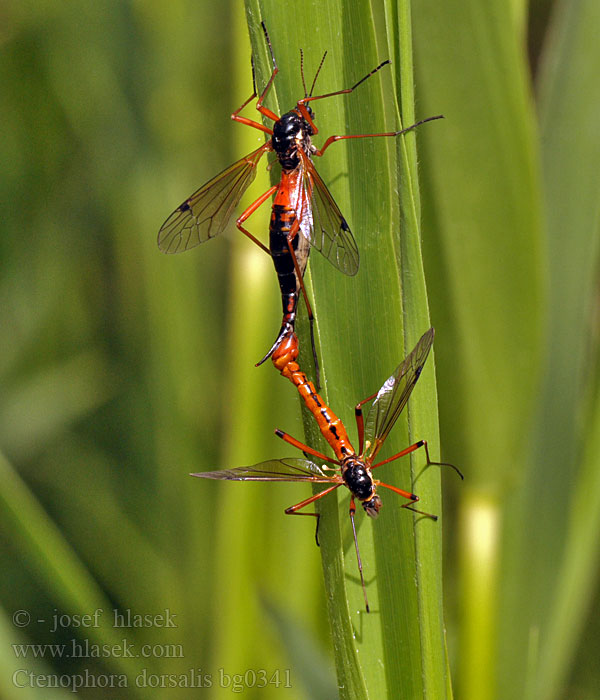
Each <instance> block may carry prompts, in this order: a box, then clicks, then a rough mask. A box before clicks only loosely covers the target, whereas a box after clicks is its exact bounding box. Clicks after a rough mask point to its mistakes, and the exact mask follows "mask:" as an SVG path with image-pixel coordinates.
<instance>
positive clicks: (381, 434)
mask: <svg viewBox="0 0 600 700" xmlns="http://www.w3.org/2000/svg"><path fill="white" fill-rule="evenodd" d="M262 29H263V32H264V35H265V40H266V43H267V46H268V48H269V53H270V55H271V60H272V63H273V70H272V72H271V75H270V77H269V80H268V81H267V84H266V86H265V88H264V90H263V91H262V93H261V94H260V96H258V99H257V101H256V109H257V110H258V111H259V112H260V114H261V115H262V116H263V117H266V118H267V119H270V120H272V121H273V122H274V124H273V127H272V128H270V127H267V126H264V125H263V124H261V123H259V122H257V121H254V120H252V119H248V118H246V117H241V116H240V112H241V111H242V110H243V109H244V107H246V106H247V105H248V104H249V103H250V102H251V101H252V100H253V99H255V98H256V97H257V94H258V93H257V89H256V79H255V72H254V64H253V65H252V78H253V88H254V90H253V93H252V95H251V96H250V97H249V98H248V99H247V100H246V101H245V102H244V103H243V104H242V105H241V106H240V107H239V108H238V109H237V110H236V111H235V112H233V114H232V115H231V118H232V119H233V120H234V121H237V122H240V123H241V124H246V125H247V126H251V127H253V128H255V129H258V130H260V131H263V132H265V133H266V134H267V135H268V136H269V140H268V141H267V142H266V143H265V144H263V145H262V146H260V147H259V148H257V149H256V150H255V151H252V153H249V154H248V155H247V156H245V157H244V158H241V159H240V160H238V161H237V162H236V163H234V164H233V165H231V166H229V167H228V168H226V169H225V170H224V171H223V172H221V173H220V174H219V175H217V176H216V177H215V178H213V179H212V180H210V181H209V182H207V183H206V184H205V185H204V186H203V187H201V188H200V189H199V190H197V191H196V192H195V193H194V194H192V195H191V196H190V197H189V198H188V199H186V200H185V202H183V204H181V205H180V206H179V207H178V208H177V209H176V210H175V211H174V212H173V213H172V214H171V216H169V218H168V219H167V220H166V221H165V223H164V224H163V226H162V227H161V229H160V232H159V234H158V245H159V248H160V249H161V250H162V251H163V252H165V253H179V252H183V251H185V250H188V249H190V248H193V247H195V246H197V245H199V244H200V243H204V242H205V241H207V240H209V239H210V238H214V237H215V236H217V235H218V234H219V233H221V231H223V230H224V229H225V227H226V226H227V224H228V222H229V220H230V219H231V216H232V214H233V211H234V210H235V208H236V207H237V205H238V204H239V202H240V199H241V197H242V195H243V194H244V192H245V191H246V189H247V188H248V187H249V185H250V184H251V183H252V181H253V180H254V178H255V176H256V168H257V166H258V163H259V162H260V160H261V158H262V156H263V155H265V153H268V152H269V151H274V152H275V154H276V156H277V159H278V161H279V164H280V166H281V176H280V180H279V183H278V184H276V185H273V186H272V187H270V188H269V189H268V190H267V191H266V192H264V193H263V194H262V195H261V196H260V197H258V198H257V199H256V200H255V201H254V202H253V203H252V204H251V205H250V206H249V207H248V208H247V209H246V210H245V211H244V212H242V214H241V215H240V216H239V217H238V219H237V221H236V225H237V228H238V229H239V230H240V231H241V232H242V233H243V234H244V235H246V236H247V237H248V238H250V240H252V241H253V242H254V243H255V244H256V245H258V246H259V247H260V248H262V250H264V251H265V252H266V253H267V254H269V255H270V256H271V258H272V260H273V264H274V267H275V271H276V273H277V277H278V279H279V286H280V290H281V296H282V306H283V320H282V324H281V328H280V331H279V333H278V335H277V338H276V340H275V342H274V343H273V345H272V347H271V348H270V350H269V351H268V352H267V354H266V355H265V356H264V357H263V358H262V360H260V362H258V363H257V365H259V364H262V363H263V362H264V361H265V360H267V359H268V358H269V357H271V359H272V362H273V364H274V366H275V367H276V368H277V369H278V370H279V371H280V373H281V374H282V375H283V376H284V377H286V378H288V379H289V380H290V381H291V382H292V383H293V384H294V385H295V386H296V388H297V390H298V392H299V393H300V396H301V397H302V399H303V400H304V402H305V404H306V406H307V408H308V409H309V411H310V412H311V413H312V414H313V416H314V418H315V419H316V421H317V424H318V426H319V429H320V430H321V433H322V434H323V436H324V437H325V439H326V440H327V442H328V443H329V445H330V446H331V448H332V449H333V451H334V453H335V458H332V457H328V456H327V455H325V454H323V453H322V452H319V451H317V450H315V449H313V448H312V447H309V446H308V445H305V444H304V443H302V442H300V441H299V440H296V439H295V438H293V437H291V436H290V435H288V434H287V433H284V432H283V431H281V430H276V431H275V432H276V434H277V435H278V436H279V437H281V438H282V439H283V440H284V441H286V442H287V443H289V444H291V445H293V446H294V447H296V448H298V449H300V450H302V451H303V452H304V454H305V457H306V458H305V459H294V458H290V459H283V460H269V461H267V462H262V463H260V464H256V465H254V466H250V467H238V468H236V469H226V470H220V471H213V472H203V473H198V474H194V475H193V476H198V477H202V478H206V479H225V480H232V481H290V482H292V481H293V482H305V483H312V484H326V485H327V486H326V488H324V489H323V490H322V491H320V492H319V493H317V494H314V495H313V496H311V497H309V498H306V499H305V500H303V501H301V502H300V503H297V504H295V505H293V506H290V507H289V508H287V509H286V511H285V512H286V514H288V515H309V516H312V517H315V518H316V519H317V526H316V531H315V537H316V539H317V544H318V529H319V519H320V515H319V514H318V513H316V512H305V511H303V509H304V508H306V507H307V506H309V505H311V504H313V503H315V502H316V501H318V500H319V499H321V498H322V497H323V496H326V495H327V494H329V493H331V492H333V491H335V490H336V489H337V488H339V487H340V486H345V487H346V488H348V490H349V491H350V494H351V496H350V510H349V514H350V520H351V524H352V532H353V535H354V543H355V548H356V556H357V561H358V569H359V573H360V579H361V583H362V588H363V595H364V599H365V605H366V609H367V611H369V604H368V600H367V593H366V588H365V583H364V577H363V569H362V562H361V558H360V552H359V549H358V540H357V537H356V527H355V523H354V515H355V511H356V506H355V502H356V500H358V501H360V503H361V504H362V506H363V508H364V510H365V512H366V513H367V515H369V516H370V517H372V518H376V517H377V515H378V514H379V510H380V508H381V505H382V502H381V498H380V496H379V495H378V494H377V488H378V487H383V488H387V489H390V490H392V491H394V492H396V493H397V494H399V495H400V496H402V497H404V498H405V499H407V503H404V504H403V505H402V507H403V508H407V509H409V510H412V511H414V512H416V513H419V514H421V515H423V516H426V517H429V518H433V519H437V516H435V515H432V514H430V513H425V512H423V511H420V510H417V509H416V508H415V507H414V503H415V502H416V501H418V500H419V498H418V496H416V495H415V494H414V493H411V492H409V491H405V490H404V489H400V488H398V487H396V486H391V485H390V484H386V483H383V482H381V481H380V480H378V479H375V478H374V477H373V474H372V472H373V470H375V469H377V468H378V467H380V466H382V465H384V464H388V463H389V462H392V461H394V460H397V459H399V458H400V457H403V456H405V455H408V454H410V453H412V452H414V451H415V450H417V449H419V448H420V447H424V448H425V454H426V457H427V464H428V465H432V464H438V465H442V464H444V463H441V462H432V461H431V459H430V457H429V451H428V448H427V443H426V442H425V441H424V440H419V441H418V442H415V443H414V444H413V445H410V446H409V447H407V448H405V449H404V450H402V451H401V452H399V453H397V454H395V455H393V456H392V457H388V458H387V459H384V460H382V461H380V462H376V463H374V462H375V458H376V456H377V455H378V453H379V451H380V449H381V447H382V446H383V443H384V441H385V439H386V438H387V436H388V434H389V432H390V430H391V429H392V427H393V426H394V424H395V422H396V420H397V419H398V417H399V415H400V413H401V412H402V410H403V409H404V407H405V406H406V403H407V402H408V399H409V397H410V394H411V392H412V390H413V389H414V386H415V384H416V382H417V380H418V378H419V376H420V375H421V372H422V370H423V367H424V365H425V362H426V360H427V357H428V355H429V351H430V349H431V346H432V344H433V337H434V331H433V328H430V329H429V331H427V332H426V333H425V334H424V335H423V337H422V338H421V339H420V340H419V342H418V343H417V345H416V347H415V348H414V350H413V351H412V352H411V353H410V354H409V355H408V356H407V357H406V359H405V360H404V362H402V363H401V364H400V365H399V366H398V367H397V368H396V371H395V372H394V373H393V374H392V376H391V377H390V378H389V379H388V380H387V381H386V382H385V384H384V385H383V386H382V387H381V389H380V390H379V391H378V392H377V393H376V394H373V395H372V396H369V397H368V398H367V399H364V400H363V401H361V402H360V403H358V404H357V405H356V408H355V415H356V424H357V431H358V445H359V449H358V452H356V450H355V449H354V447H353V446H352V444H351V442H350V439H349V438H348V434H347V432H346V429H345V427H344V425H343V423H342V421H341V420H340V419H339V418H338V417H337V416H336V415H335V414H334V413H333V411H332V410H331V409H330V408H329V407H328V406H327V405H326V404H325V402H324V401H323V399H322V398H321V396H319V394H318V393H317V389H316V388H315V386H314V385H313V384H312V382H310V381H309V379H308V378H307V376H306V375H305V374H304V373H303V372H302V371H301V370H300V367H299V365H298V363H297V362H296V360H297V357H298V341H297V337H296V334H295V332H294V325H295V320H296V310H297V305H298V299H299V297H300V294H301V293H302V296H303V297H304V300H305V303H306V308H307V314H308V318H309V321H310V331H311V342H312V351H313V358H314V362H315V370H316V384H317V387H318V385H319V367H318V362H317V355H316V349H315V342H314V330H313V323H314V317H313V314H312V310H311V307H310V303H309V300H308V296H307V294H306V289H305V287H304V283H303V275H304V272H305V269H306V265H307V262H308V255H309V252H310V248H311V247H314V248H316V249H317V250H318V251H319V252H320V253H322V254H323V255H324V256H325V257H326V258H327V260H329V261H330V262H331V263H332V264H333V265H334V266H335V267H336V268H338V270H341V271H342V272H343V273H345V274H347V275H355V274H356V272H357V271H358V264H359V255H358V247H357V245H356V241H355V240H354V237H353V235H352V233H351V231H350V228H349V226H348V224H347V222H346V220H345V219H344V217H343V216H342V214H341V212H340V210H339V208H338V206H337V205H336V203H335V201H334V199H333V197H332V196H331V194H330V192H329V190H328V189H327V187H326V186H325V184H324V183H323V181H322V179H321V178H320V176H319V174H318V173H317V171H316V169H315V167H314V164H313V162H312V156H322V155H323V154H324V153H325V151H326V150H327V148H329V146H330V145H331V144H332V143H334V142H336V141H340V140H343V139H356V138H368V137H380V136H387V137H394V136H399V135H401V134H404V133H406V132H408V131H411V130H412V129H414V128H415V127H416V126H418V125H419V124H422V123H424V122H427V121H431V120H434V119H440V118H441V116H435V117H429V118H428V119H423V120H421V121H419V122H417V123H416V124H413V125H412V126H409V127H407V128H405V129H402V130H400V131H393V132H386V133H376V134H356V135H342V136H337V135H336V136H330V137H329V138H327V139H326V141H325V143H324V144H323V146H322V147H321V148H320V149H319V148H317V147H316V146H315V145H314V144H313V143H312V137H313V136H315V135H316V134H318V129H317V126H316V124H315V122H314V118H315V115H314V113H313V111H312V109H311V107H310V106H309V103H310V102H313V101H315V100H321V99H324V98H327V97H334V96H336V95H343V94H347V93H351V92H353V91H354V90H355V89H356V88H357V87H358V86H359V85H361V83H363V82H364V81H365V80H367V79H368V78H369V77H371V76H372V75H373V74H374V73H376V72H377V71H379V70H380V69H381V68H382V67H383V66H385V65H387V64H388V63H389V61H384V62H383V63H381V64H380V65H378V66H377V67H376V68H375V69H373V70H372V71H371V72H370V73H368V74H367V75H365V76H364V77H363V78H361V80H359V81H358V82H357V83H355V84H354V85H353V86H352V87H350V88H347V89H345V90H338V91H336V92H330V93H326V94H323V95H313V91H314V87H315V84H316V81H317V77H318V75H319V72H320V70H321V67H322V65H323V61H324V60H325V56H326V53H325V55H324V56H323V59H322V60H321V63H320V65H319V68H318V69H317V72H316V75H315V78H314V80H313V83H312V86H311V90H310V92H308V91H307V89H306V83H305V80H304V70H303V60H302V58H303V57H302V52H301V54H300V61H301V62H300V68H301V76H302V83H303V86H304V97H303V98H302V99H300V100H298V102H297V103H296V106H295V108H294V109H292V110H291V111H289V112H287V113H286V114H284V115H283V116H282V117H278V116H277V115H276V114H275V113H274V112H272V111H271V110H270V109H269V108H268V107H266V106H265V105H264V100H265V98H266V96H267V93H268V92H269V90H270V88H271V86H272V85H273V82H274V79H275V76H276V75H277V73H278V72H279V68H278V67H277V63H276V61H275V56H274V52H273V48H272V46H271V41H270V39H269V35H268V33H267V30H266V27H265V25H264V23H262ZM272 195H275V196H274V200H273V203H272V211H271V221H270V226H269V247H268V248H267V247H266V246H265V245H264V244H263V243H261V242H260V241H259V240H258V239H257V238H256V237H255V236H254V235H253V234H252V233H250V231H248V230H247V229H246V228H245V222H246V220H247V219H248V218H249V217H250V216H251V215H252V214H253V213H254V212H255V211H256V210H257V209H258V208H259V207H260V206H261V205H262V204H264V203H265V202H266V201H267V200H268V199H269V198H270V197H271V196H272ZM369 401H372V404H371V407H370V409H369V412H368V414H367V420H366V426H365V422H364V419H363V413H362V406H363V405H364V404H365V403H367V402H369ZM309 456H312V457H313V458H317V459H318V460H319V461H320V462H321V463H323V464H321V466H319V465H318V464H315V462H314V461H312V460H311V459H309ZM329 465H332V466H329ZM448 466H451V467H452V468H453V469H455V470H456V471H457V472H458V473H459V475H460V476H461V478H462V474H460V472H459V471H458V469H456V467H454V466H453V465H448Z"/></svg>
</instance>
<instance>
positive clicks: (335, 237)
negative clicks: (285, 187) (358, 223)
mask: <svg viewBox="0 0 600 700" xmlns="http://www.w3.org/2000/svg"><path fill="white" fill-rule="evenodd" d="M298 153H299V155H300V157H301V160H302V165H301V167H302V195H301V196H300V197H299V198H298V200H297V201H298V202H299V206H300V207H302V209H301V210H300V211H297V212H296V215H297V216H298V219H299V221H300V230H301V231H302V233H303V234H304V236H306V237H307V238H308V239H309V240H310V243H311V245H312V246H314V247H315V248H316V249H317V250H318V251H319V252H320V253H321V254H322V255H324V256H325V257H326V258H327V260H329V262H330V263H331V264H332V265H334V266H335V267H337V269H338V270H340V271H341V272H343V273H344V274H346V275H350V276H352V275H355V274H356V273H357V272H358V261H359V255H358V246H357V245H356V241H355V240H354V236H353V235H352V231H350V228H349V226H348V224H347V222H346V219H344V217H343V216H342V212H341V211H340V209H339V207H338V205H337V204H336V203H335V200H334V199H333V197H332V196H331V192H329V190H328V189H327V186H326V185H325V183H324V182H323V180H322V179H321V176H320V175H319V173H318V172H317V170H316V168H315V166H314V165H313V163H312V161H311V160H310V158H309V157H308V156H307V155H306V154H305V153H304V152H303V151H301V150H299V151H298ZM307 203H310V204H309V205H307Z"/></svg>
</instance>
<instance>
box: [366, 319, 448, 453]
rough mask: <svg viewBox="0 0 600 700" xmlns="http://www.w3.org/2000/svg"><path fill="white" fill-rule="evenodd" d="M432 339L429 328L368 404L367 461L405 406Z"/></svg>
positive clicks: (375, 451) (432, 332)
mask: <svg viewBox="0 0 600 700" xmlns="http://www.w3.org/2000/svg"><path fill="white" fill-rule="evenodd" d="M433 336H434V330H433V328H430V329H429V330H428V331H427V332H426V333H425V334H424V335H423V336H422V337H421V339H420V340H419V342H418V343H417V344H416V346H415V348H414V350H413V351H412V352H411V353H410V355H408V357H407V358H406V359H405V360H404V362H402V364H401V365H399V366H398V367H396V370H395V372H394V373H393V374H392V376H391V377H390V378H389V379H388V380H387V381H386V382H385V384H384V385H383V386H382V387H381V389H380V390H379V391H378V393H377V396H376V397H375V399H374V401H373V403H372V404H371V408H370V410H369V414H368V416H367V423H366V428H365V435H366V439H367V441H369V442H370V447H369V450H368V455H367V456H368V457H369V459H373V458H374V457H375V455H376V454H377V452H379V449H380V448H381V446H382V444H383V443H384V441H385V439H386V438H387V436H388V434H389V432H390V430H391V429H392V428H393V427H394V423H395V422H396V420H397V419H398V416H399V415H400V414H401V413H402V410H403V409H404V407H405V406H406V403H407V401H408V398H409V396H410V395H411V392H412V390H413V389H414V388H415V384H416V383H417V380H418V379H419V377H420V376H421V371H422V370H423V367H424V366H425V362H426V361H427V356H428V355H429V351H430V350H431V346H432V345H433Z"/></svg>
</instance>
